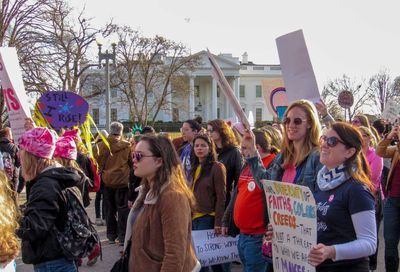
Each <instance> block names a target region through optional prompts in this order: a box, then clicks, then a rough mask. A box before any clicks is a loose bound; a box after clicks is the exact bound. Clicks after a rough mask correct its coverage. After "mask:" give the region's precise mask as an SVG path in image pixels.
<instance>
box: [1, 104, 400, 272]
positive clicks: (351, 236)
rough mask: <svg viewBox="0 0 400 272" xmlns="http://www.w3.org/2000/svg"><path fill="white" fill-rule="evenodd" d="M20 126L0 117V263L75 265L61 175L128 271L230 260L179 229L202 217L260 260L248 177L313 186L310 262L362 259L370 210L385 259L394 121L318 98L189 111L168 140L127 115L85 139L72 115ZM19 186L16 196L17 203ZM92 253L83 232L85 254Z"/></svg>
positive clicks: (263, 253) (398, 155)
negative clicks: (130, 123)
mask: <svg viewBox="0 0 400 272" xmlns="http://www.w3.org/2000/svg"><path fill="white" fill-rule="evenodd" d="M321 124H322V125H321ZM25 127H26V132H25V133H24V134H23V135H22V136H21V137H20V138H19V140H18V143H13V137H12V132H11V130H10V129H9V128H5V129H2V130H0V155H1V158H0V169H2V171H0V204H1V207H2V209H0V228H1V229H0V233H1V235H0V265H1V266H0V271H1V270H2V269H5V267H7V268H10V267H14V269H15V261H14V260H15V259H16V257H17V256H18V254H19V251H21V254H22V260H23V261H24V263H27V264H33V268H34V271H77V270H78V267H79V266H80V265H82V263H83V260H82V259H83V258H70V256H68V255H67V254H65V252H64V251H63V247H60V245H59V239H58V237H57V232H56V231H55V229H56V230H63V229H64V227H65V224H66V221H67V220H68V218H67V209H68V205H67V204H68V203H67V202H66V200H65V198H64V197H63V193H62V192H63V191H64V190H65V189H66V188H72V187H76V188H78V189H79V191H80V197H81V200H82V204H83V206H84V207H87V206H88V205H89V204H90V202H91V198H90V194H89V192H96V197H95V210H96V218H95V224H96V225H105V226H106V234H107V239H108V243H111V244H113V243H118V244H119V245H120V246H123V247H122V249H123V251H124V252H126V253H127V255H128V256H129V259H128V263H127V265H128V267H129V269H128V271H171V272H175V271H184V272H186V271H189V272H190V271H225V272H226V271H231V264H230V263H224V264H218V265H213V266H210V267H201V265H200V262H199V260H198V259H197V257H196V254H195V251H194V248H193V244H192V231H196V230H207V229H212V230H214V232H215V234H216V235H225V236H226V235H229V236H233V237H235V236H237V235H238V253H239V257H240V262H241V264H242V269H243V271H246V272H250V271H251V272H258V271H260V272H266V271H267V272H270V271H273V265H272V261H271V248H270V247H271V239H273V229H272V225H270V224H269V217H268V207H267V201H266V197H265V194H264V191H263V187H262V184H261V182H260V180H261V179H268V180H274V181H279V182H285V183H292V184H297V185H303V186H307V187H308V188H309V189H310V190H311V192H313V194H314V198H315V200H316V205H317V226H318V228H317V244H316V245H313V246H312V247H311V250H310V252H309V255H308V261H309V263H310V264H311V265H313V266H315V267H316V270H317V271H370V270H376V269H377V254H378V252H377V251H378V233H379V227H380V223H381V221H382V219H384V220H383V229H384V244H385V252H384V256H385V268H386V271H390V272H391V271H397V270H398V266H399V256H398V244H399V241H400V143H399V138H400V128H399V125H397V124H393V125H391V124H389V123H388V122H386V121H383V120H377V121H375V122H374V123H373V124H370V122H369V120H368V118H367V117H366V116H364V115H362V114H359V115H357V116H355V117H354V118H353V120H352V122H350V123H346V122H336V121H335V120H333V118H332V117H331V116H330V115H329V113H328V111H327V109H326V106H325V105H324V103H323V102H322V101H321V102H320V103H317V104H316V105H314V104H313V103H311V102H309V101H307V100H299V101H295V102H293V103H292V104H291V105H289V107H288V108H287V110H286V112H285V114H284V117H283V120H282V122H280V123H279V122H277V123H275V124H273V125H268V126H265V127H262V128H259V129H254V130H248V129H246V128H245V127H244V126H243V125H242V124H230V123H228V122H225V121H224V120H219V119H217V120H211V121H209V122H208V123H207V124H206V125H205V126H203V124H202V120H201V118H196V119H191V120H187V121H185V122H184V123H183V125H182V128H181V133H182V137H179V138H176V139H174V140H172V141H171V139H170V138H169V136H168V134H166V133H159V134H158V135H157V133H156V132H155V130H154V129H153V128H152V127H144V128H139V127H135V130H132V131H131V132H130V135H129V138H125V137H124V135H123V130H124V127H123V125H122V124H121V123H119V122H113V123H112V124H111V126H110V131H108V132H107V131H102V132H101V133H100V134H99V135H97V136H96V137H95V139H93V140H94V142H93V143H91V144H92V149H93V152H92V153H91V152H89V151H88V149H87V148H86V147H85V145H84V144H83V142H82V139H81V138H80V131H79V129H70V130H66V131H64V132H62V133H60V135H57V134H56V133H55V132H54V131H53V130H51V129H48V128H40V127H35V126H34V123H33V121H32V120H27V121H26V125H25ZM24 186H25V187H26V193H27V199H26V200H27V201H26V203H25V204H24V205H21V207H19V206H18V205H17V204H18V194H19V193H20V192H21V191H22V190H23V188H24ZM332 196H334V198H333V197H332ZM327 203H329V204H327ZM100 254H101V246H100V244H99V243H97V244H95V245H94V246H93V247H92V248H91V251H90V252H88V253H87V254H86V255H85V256H86V257H87V258H88V260H87V265H94V264H95V263H96V262H97V259H98V258H99V255H100ZM11 269H12V268H11ZM11 271H12V270H11Z"/></svg>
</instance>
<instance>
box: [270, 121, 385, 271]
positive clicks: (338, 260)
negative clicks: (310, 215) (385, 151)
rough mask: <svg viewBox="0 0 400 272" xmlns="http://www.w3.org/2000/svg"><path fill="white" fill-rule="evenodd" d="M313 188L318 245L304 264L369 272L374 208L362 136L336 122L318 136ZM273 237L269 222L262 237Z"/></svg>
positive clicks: (374, 229) (373, 231)
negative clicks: (317, 162)
mask: <svg viewBox="0 0 400 272" xmlns="http://www.w3.org/2000/svg"><path fill="white" fill-rule="evenodd" d="M320 141H321V157H320V160H321V163H322V164H323V165H324V167H323V168H322V169H321V170H320V171H319V173H318V180H317V184H318V185H317V186H318V187H317V190H316V191H315V192H314V198H315V202H316V204H317V245H314V246H312V247H311V249H310V253H309V256H308V262H309V263H310V264H311V265H313V266H315V267H316V268H317V269H316V271H317V272H328V271H329V272H342V271H352V272H368V271H369V262H368V259H367V257H368V256H370V255H372V254H373V253H374V252H375V250H376V246H377V244H376V239H377V233H376V225H375V207H374V197H373V195H372V192H373V190H374V185H373V184H372V182H371V180H370V179H369V168H368V163H367V161H366V158H365V156H364V154H363V153H362V142H363V140H362V136H361V135H360V133H359V131H358V130H357V129H355V128H354V127H353V126H351V125H349V124H346V123H342V122H337V123H334V124H332V125H331V128H330V129H328V130H327V131H326V132H325V134H324V135H323V136H322V137H321V140H320ZM272 236H273V230H272V226H271V225H269V226H268V231H267V238H268V239H271V238H272Z"/></svg>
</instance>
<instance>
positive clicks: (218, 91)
mask: <svg viewBox="0 0 400 272" xmlns="http://www.w3.org/2000/svg"><path fill="white" fill-rule="evenodd" d="M220 91H221V90H220V89H219V86H217V97H219V93H220Z"/></svg>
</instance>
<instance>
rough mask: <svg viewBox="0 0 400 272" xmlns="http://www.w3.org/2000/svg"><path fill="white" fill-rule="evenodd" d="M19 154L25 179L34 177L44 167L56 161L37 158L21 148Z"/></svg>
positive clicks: (29, 179)
mask: <svg viewBox="0 0 400 272" xmlns="http://www.w3.org/2000/svg"><path fill="white" fill-rule="evenodd" d="M19 152H20V154H21V164H22V176H23V177H24V178H25V179H26V181H31V180H33V179H34V178H36V176H37V175H39V174H40V173H41V172H42V171H43V170H44V169H46V168H47V167H49V166H51V165H55V164H56V162H55V161H54V160H53V159H44V158H39V157H37V156H35V155H33V154H31V153H29V152H27V151H25V150H23V149H21V150H19Z"/></svg>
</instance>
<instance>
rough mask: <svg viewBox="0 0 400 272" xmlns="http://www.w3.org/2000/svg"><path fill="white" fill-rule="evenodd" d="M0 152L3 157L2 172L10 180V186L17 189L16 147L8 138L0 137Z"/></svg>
mask: <svg viewBox="0 0 400 272" xmlns="http://www.w3.org/2000/svg"><path fill="white" fill-rule="evenodd" d="M0 152H1V154H2V157H3V164H4V172H5V173H6V175H7V177H8V179H9V180H10V182H11V184H10V185H11V188H12V189H13V190H16V191H17V190H18V184H19V182H18V180H19V169H18V168H19V167H20V162H19V159H18V156H17V152H18V147H17V146H16V145H15V144H13V143H12V142H11V141H10V140H9V139H8V138H6V137H1V138H0Z"/></svg>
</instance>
